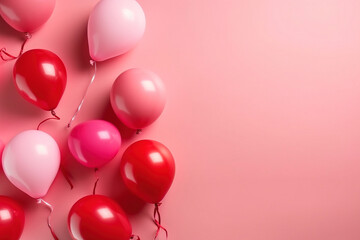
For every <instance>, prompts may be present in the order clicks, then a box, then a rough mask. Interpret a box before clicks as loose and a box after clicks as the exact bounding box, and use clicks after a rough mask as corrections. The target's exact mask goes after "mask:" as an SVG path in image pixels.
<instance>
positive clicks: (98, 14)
mask: <svg viewBox="0 0 360 240" xmlns="http://www.w3.org/2000/svg"><path fill="white" fill-rule="evenodd" d="M145 25H146V20H145V14H144V12H143V10H142V8H141V6H140V5H139V3H138V2H137V1H136V0H116V1H114V0H101V1H99V3H98V4H97V5H96V6H95V8H94V9H93V10H92V12H91V14H90V17H89V21H88V41H89V52H90V56H91V58H92V59H93V60H94V61H104V60H107V59H109V58H112V57H116V56H118V55H121V54H123V53H126V52H127V51H129V50H130V49H132V48H134V47H135V46H136V44H137V43H138V42H139V41H140V39H141V38H142V36H143V35H144V32H145Z"/></svg>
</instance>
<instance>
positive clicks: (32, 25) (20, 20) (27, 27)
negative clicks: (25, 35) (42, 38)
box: [0, 0, 55, 33]
mask: <svg viewBox="0 0 360 240" xmlns="http://www.w3.org/2000/svg"><path fill="white" fill-rule="evenodd" d="M54 8H55V0H0V15H1V16H2V18H3V19H4V20H5V21H6V22H7V23H8V24H9V25H10V26H11V27H13V28H15V29H16V30H18V31H20V32H29V33H31V32H34V31H36V30H37V29H38V28H40V27H41V26H42V25H43V24H44V23H45V22H46V21H47V20H48V19H49V18H50V16H51V14H52V12H53V11H54Z"/></svg>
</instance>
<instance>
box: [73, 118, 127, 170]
mask: <svg viewBox="0 0 360 240" xmlns="http://www.w3.org/2000/svg"><path fill="white" fill-rule="evenodd" d="M68 145H69V149H70V152H71V154H72V155H73V156H74V158H75V159H76V160H77V161H78V162H79V163H81V164H82V165H84V166H86V167H90V168H99V167H101V166H103V165H105V164H106V163H108V162H109V161H111V160H112V159H113V158H114V157H115V156H116V154H117V153H118V152H119V150H120V146H121V136H120V132H119V130H118V129H117V128H116V127H115V126H114V125H113V124H111V123H109V122H107V121H103V120H91V121H87V122H84V123H81V124H79V125H77V126H75V127H74V128H73V129H72V131H71V133H70V136H69V138H68Z"/></svg>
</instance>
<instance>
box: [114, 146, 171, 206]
mask: <svg viewBox="0 0 360 240" xmlns="http://www.w3.org/2000/svg"><path fill="white" fill-rule="evenodd" d="M120 173H121V177H122V179H123V180H124V183H125V185H126V186H127V187H128V189H129V190H130V191H131V192H132V193H134V194H135V195H136V196H138V197H139V198H141V199H142V200H144V201H145V202H148V203H159V202H160V201H161V200H162V199H163V198H164V196H165V195H166V193H167V192H168V190H169V188H170V186H171V184H172V182H173V179H174V175H175V162H174V158H173V156H172V155H171V152H170V151H169V149H167V148H166V147H165V146H164V145H163V144H161V143H159V142H156V141H152V140H141V141H138V142H135V143H133V144H132V145H130V146H129V147H128V148H127V149H126V150H125V152H124V155H123V157H122V159H121V163H120Z"/></svg>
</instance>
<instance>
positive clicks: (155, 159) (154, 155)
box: [149, 152, 164, 163]
mask: <svg viewBox="0 0 360 240" xmlns="http://www.w3.org/2000/svg"><path fill="white" fill-rule="evenodd" d="M149 157H150V158H151V161H152V162H153V163H162V162H163V161H164V160H163V158H162V156H161V155H160V153H158V152H152V153H150V154H149Z"/></svg>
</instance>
